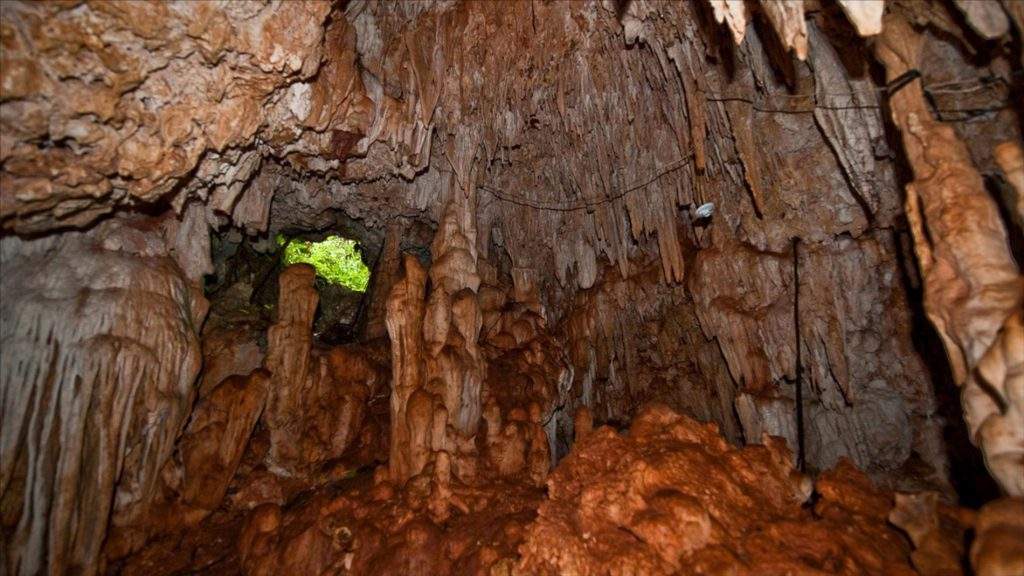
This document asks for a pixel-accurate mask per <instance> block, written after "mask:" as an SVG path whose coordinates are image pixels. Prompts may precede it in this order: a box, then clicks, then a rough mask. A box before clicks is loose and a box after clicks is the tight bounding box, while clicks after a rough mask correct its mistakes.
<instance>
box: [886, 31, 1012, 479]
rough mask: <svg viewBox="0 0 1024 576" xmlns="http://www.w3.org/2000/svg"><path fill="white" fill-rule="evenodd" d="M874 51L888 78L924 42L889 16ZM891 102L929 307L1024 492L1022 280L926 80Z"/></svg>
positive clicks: (997, 471)
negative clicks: (935, 111)
mask: <svg viewBox="0 0 1024 576" xmlns="http://www.w3.org/2000/svg"><path fill="white" fill-rule="evenodd" d="M875 51H876V54H877V56H878V58H879V59H880V60H881V61H882V62H883V63H884V64H885V67H886V76H887V78H888V79H889V80H890V81H892V80H895V79H896V78H898V77H900V76H902V75H904V74H905V73H906V72H907V71H908V70H911V69H914V68H916V67H917V66H918V65H919V60H920V57H921V38H920V36H919V35H918V34H916V33H915V32H914V30H913V29H911V27H910V25H909V24H907V23H906V22H905V21H903V20H902V19H900V18H899V17H898V16H892V17H889V18H887V20H886V29H885V33H884V35H883V36H882V37H881V38H880V41H879V42H878V44H876V47H875ZM890 105H891V107H892V119H893V122H894V123H895V124H896V126H897V127H898V128H899V129H900V133H901V136H902V140H903V146H904V149H905V151H906V154H907V157H908V159H909V162H910V166H911V168H912V169H913V171H914V178H915V179H914V181H913V182H912V183H911V184H909V185H908V186H907V218H908V219H909V220H910V229H911V231H912V232H913V235H914V249H915V251H916V252H917V257H918V262H919V265H920V268H921V274H922V276H923V279H924V300H925V311H926V313H927V314H928V317H929V319H930V320H931V321H932V323H933V324H934V325H935V327H936V329H937V330H938V332H939V335H940V336H941V337H942V342H943V344H944V346H945V348H946V354H947V356H948V357H949V361H950V365H951V368H952V370H953V375H954V378H955V380H956V383H957V384H958V385H959V386H961V387H963V393H962V400H963V404H964V417H965V419H966V420H967V423H968V426H969V428H970V432H971V437H972V439H973V440H974V441H975V442H976V443H978V444H979V445H980V447H981V449H982V451H983V452H984V453H985V457H986V464H987V465H988V467H989V470H990V471H991V472H992V474H993V476H995V477H996V479H997V480H998V481H999V483H1000V486H1001V487H1002V488H1003V489H1004V490H1006V491H1007V492H1008V493H1009V494H1011V495H1022V494H1024V484H1021V482H1022V478H1024V473H1022V472H1024V468H1022V464H1021V462H1022V460H1021V458H1022V455H1024V443H1022V442H1021V436H1022V433H1024V393H1022V391H1024V388H1022V387H1024V375H1022V373H1021V372H1020V366H1021V359H1020V358H1019V349H1020V346H1018V345H1017V343H1018V342H1020V341H1021V340H1020V339H1021V337H1022V333H1021V329H1020V318H1021V313H1022V312H1021V310H1022V308H1021V307H1022V295H1024V280H1022V278H1021V276H1020V272H1019V271H1018V269H1017V265H1016V263H1015V262H1014V260H1013V257H1012V256H1011V254H1010V251H1009V246H1008V237H1007V233H1006V228H1005V227H1004V225H1003V222H1002V220H1001V219H1000V216H999V212H998V209H997V207H996V205H995V203H994V202H993V201H992V198H991V197H990V196H989V195H988V193H987V192H986V190H985V186H984V183H983V182H982V179H981V175H980V174H979V173H978V171H977V169H976V168H975V167H974V164H973V162H972V161H971V157H970V154H969V153H968V151H967V148H966V146H965V145H964V143H963V142H962V141H961V140H960V139H959V138H958V137H957V135H956V133H955V132H954V130H953V129H952V127H950V126H947V125H944V124H943V123H941V122H938V121H936V120H934V119H933V118H932V114H931V111H930V110H929V109H928V105H927V102H926V100H925V98H924V93H923V91H922V89H921V83H920V81H919V80H918V81H913V82H911V83H910V84H908V85H907V86H906V87H905V88H903V89H902V90H900V91H899V92H897V93H896V94H893V95H891V97H890ZM1014 348H1016V350H1014ZM1011 350H1013V351H1011Z"/></svg>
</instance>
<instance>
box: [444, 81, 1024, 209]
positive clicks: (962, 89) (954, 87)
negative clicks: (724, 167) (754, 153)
mask: <svg viewBox="0 0 1024 576" xmlns="http://www.w3.org/2000/svg"><path fill="white" fill-rule="evenodd" d="M1021 73H1022V72H1021V71H1019V70H1018V71H1014V72H1013V73H1011V75H1012V76H1019V75H1020V74H1021ZM913 79H915V78H911V79H910V80H913ZM997 83H1002V84H1006V85H1007V86H1009V84H1010V82H1009V81H1008V80H1007V79H1006V78H1003V77H999V76H986V77H982V78H977V79H972V80H951V81H948V82H940V83H936V84H930V85H928V86H925V87H924V91H925V92H928V93H940V94H958V93H960V94H962V93H968V92H974V91H977V90H978V89H980V88H982V87H985V86H991V85H992V84H997ZM972 84H973V85H972ZM902 87H903V86H889V87H882V88H876V89H875V90H874V92H875V96H877V97H884V96H885V95H886V94H887V93H889V92H890V91H893V92H894V91H895V90H898V89H899V88H902ZM865 94H866V93H865V92H835V93H831V94H823V95H822V98H825V99H828V100H831V99H834V98H840V97H847V98H852V97H854V96H862V95H865ZM772 98H790V99H803V100H806V101H810V102H811V105H810V107H807V108H765V107H762V106H758V102H757V101H756V100H753V99H751V98H744V97H741V96H721V95H716V94H712V95H708V96H706V97H705V100H706V101H708V102H744V103H746V104H750V105H751V107H752V108H753V109H754V110H756V111H758V112H767V113H773V114H813V113H814V111H815V110H880V109H881V108H882V106H881V105H878V104H854V105H848V106H829V105H824V104H819V103H817V102H816V96H815V95H814V94H777V95H772ZM1012 107H1013V106H1012V105H1011V104H1010V102H1009V101H1007V102H1004V103H1003V105H1001V106H993V107H986V108H946V109H943V108H937V109H935V111H936V112H937V113H939V114H942V113H959V114H966V115H967V116H966V117H964V118H956V119H945V118H940V119H942V120H944V121H951V122H956V121H963V120H966V119H969V118H971V117H973V116H976V115H979V114H985V113H989V112H999V111H1002V110H1007V109H1010V108H1012ZM691 154H692V152H691ZM691 160H692V155H688V156H686V157H684V158H679V159H677V160H674V161H673V162H670V163H669V164H668V165H666V166H665V167H663V168H660V169H658V170H657V171H655V172H654V174H652V175H651V176H650V177H648V178H646V179H644V180H640V181H636V182H634V183H632V184H629V185H628V186H626V187H625V188H623V189H621V190H619V191H618V192H616V193H614V194H610V195H606V196H605V197H603V198H600V199H598V200H595V201H593V202H587V201H586V200H584V201H582V202H580V203H576V204H561V203H552V202H544V201H541V200H536V199H533V198H527V197H525V196H520V195H516V194H512V193H509V192H505V191H503V190H500V189H498V188H495V187H493V186H487V185H483V184H481V185H479V186H477V189H478V190H482V191H484V192H486V193H487V194H489V195H491V196H492V197H494V198H495V199H497V200H499V201H502V202H507V203H509V204H514V205H516V206H523V207H525V208H533V209H535V210H546V211H549V212H577V211H579V210H590V209H592V208H595V207H597V206H601V205H604V204H608V203H611V202H614V201H616V200H618V199H620V198H622V197H624V196H625V195H627V194H629V193H630V192H633V191H635V190H639V189H641V188H643V187H645V186H647V185H649V184H652V183H654V182H655V181H657V180H658V179H660V178H661V177H663V176H665V175H667V174H671V173H673V172H675V171H677V170H679V169H681V168H682V167H684V166H686V165H687V164H689V163H690V161H691ZM449 162H450V160H449ZM454 168H455V166H454V165H452V169H453V170H454ZM456 176H458V175H456Z"/></svg>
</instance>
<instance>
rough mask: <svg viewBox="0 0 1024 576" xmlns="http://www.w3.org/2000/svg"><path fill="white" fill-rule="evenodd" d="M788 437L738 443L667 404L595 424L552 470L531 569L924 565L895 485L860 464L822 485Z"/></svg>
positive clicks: (523, 567)
mask: <svg viewBox="0 0 1024 576" xmlns="http://www.w3.org/2000/svg"><path fill="white" fill-rule="evenodd" d="M791 466H792V463H791V455H790V453H789V451H788V450H787V449H786V448H785V447H784V445H783V444H782V443H781V442H780V441H779V440H778V439H768V444H767V445H765V446H748V447H746V448H742V449H739V448H734V447H731V446H729V445H728V444H727V443H726V442H725V440H724V439H723V438H722V437H721V436H720V435H719V434H718V431H717V430H716V429H715V427H714V426H713V425H709V424H699V423H697V422H694V421H693V420H691V419H689V418H687V417H685V416H680V415H678V414H676V413H674V412H672V411H670V410H668V409H667V408H664V407H651V408H648V409H645V410H644V411H642V412H641V413H640V414H639V415H638V416H637V418H636V419H635V420H634V423H633V426H632V427H631V429H630V431H629V434H628V435H620V434H617V433H616V432H615V431H613V430H612V429H610V428H607V427H603V428H600V429H598V430H595V431H594V432H592V433H591V434H589V435H587V436H585V437H584V438H583V439H582V440H580V441H579V443H578V444H577V446H576V447H575V448H574V450H573V452H572V453H571V454H570V455H569V456H568V457H567V458H566V459H565V460H564V461H563V462H562V463H561V464H560V466H559V467H558V468H557V469H556V470H555V471H554V472H553V473H552V474H551V476H550V478H549V480H548V499H547V500H546V501H545V502H544V503H543V504H542V505H541V507H540V508H539V509H538V519H537V520H536V521H535V522H534V523H533V524H532V525H531V526H530V527H529V528H528V530H527V535H526V539H525V542H524V543H523V544H522V546H520V553H521V555H522V558H521V560H520V561H519V563H518V565H517V570H518V572H519V573H523V574H563V573H575V574H609V573H611V574H626V573H644V574H676V573H678V574H705V573H706V574H720V573H730V574H788V573H794V572H807V573H819V572H820V573H832V574H851V575H852V574H913V573H914V572H913V569H912V568H911V566H910V564H909V554H910V550H909V547H908V546H907V544H906V543H905V541H904V540H903V539H902V537H901V536H900V534H899V533H897V532H896V531H895V530H893V529H892V528H891V527H889V526H888V525H887V524H886V514H887V513H888V511H889V509H890V508H891V496H889V495H888V494H887V493H884V492H879V491H878V490H876V489H875V488H874V487H872V485H871V482H870V481H869V480H868V479H867V478H866V477H865V476H864V475H863V474H861V473H860V472H858V471H856V470H855V469H854V468H853V467H852V466H850V465H849V464H848V463H844V464H841V465H840V467H839V469H837V470H836V471H835V472H832V473H829V474H827V475H825V476H824V477H823V478H822V479H821V480H819V482H818V484H817V491H818V493H819V499H818V502H817V504H816V505H815V508H814V511H813V513H812V512H811V511H809V510H807V509H806V508H804V507H802V506H801V504H803V503H804V502H805V501H806V499H807V498H808V497H809V496H810V493H811V481H810V480H809V479H808V478H805V477H802V476H801V475H800V474H798V473H796V472H795V471H794V470H793V469H792V467H791Z"/></svg>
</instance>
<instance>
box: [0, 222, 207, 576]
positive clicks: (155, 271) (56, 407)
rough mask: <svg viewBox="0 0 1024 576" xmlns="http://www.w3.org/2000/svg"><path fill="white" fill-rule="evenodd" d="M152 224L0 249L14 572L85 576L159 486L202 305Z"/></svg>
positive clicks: (195, 356) (189, 378)
mask: <svg viewBox="0 0 1024 576" xmlns="http://www.w3.org/2000/svg"><path fill="white" fill-rule="evenodd" d="M152 229H153V224H152V223H149V222H137V223H134V224H133V223H123V222H112V223H110V224H109V225H104V226H101V227H99V228H97V229H95V230H93V231H91V232H90V233H88V234H77V233H74V234H67V235H63V236H58V237H49V238H43V239H39V240H33V241H23V240H19V239H17V238H4V239H3V241H2V259H3V270H4V273H3V275H2V276H3V284H2V292H3V299H2V301H3V302H2V306H3V308H2V310H3V314H2V318H3V322H2V324H0V326H2V333H0V349H2V350H3V354H2V356H0V358H2V362H0V398H2V409H3V412H2V417H0V423H2V424H0V425H2V435H0V437H2V438H3V440H2V444H0V472H2V475H0V481H2V483H0V503H2V508H0V509H2V512H3V532H4V538H3V557H4V563H5V567H4V568H5V571H7V572H9V573H11V574H40V573H47V574H63V573H71V572H73V573H81V574H95V573H96V571H97V570H98V568H99V560H100V559H99V553H100V549H101V547H102V546H103V543H104V536H105V535H106V533H107V525H108V521H109V523H110V524H112V525H113V526H123V525H133V524H136V523H138V522H139V521H140V519H141V517H142V516H144V515H145V514H146V512H147V509H148V507H149V504H150V502H151V500H152V499H153V497H154V495H155V494H156V492H157V488H158V486H159V479H160V470H161V469H162V467H163V465H164V462H165V461H166V460H167V459H168V457H170V455H171V452H172V450H173V448H174V441H175V438H176V437H177V435H178V433H179V432H180V431H181V429H182V427H183V426H184V425H185V423H186V421H187V419H188V416H189V409H190V408H191V404H192V399H193V396H194V387H193V384H194V382H195V379H196V375H197V374H198V372H199V365H200V349H199V339H198V336H197V334H196V332H197V329H198V327H199V326H200V325H201V324H202V321H203V317H204V316H205V314H206V300H205V299H204V298H203V297H202V295H201V294H199V293H198V292H196V291H195V290H194V289H193V288H192V287H191V285H190V284H189V283H188V282H187V281H186V280H185V278H184V277H183V275H182V273H181V271H180V270H179V269H178V267H177V266H176V265H175V264H174V262H173V261H172V260H170V259H169V258H167V257H166V253H167V251H166V248H165V247H164V245H163V243H162V242H161V241H160V240H159V236H154V235H153V234H152Z"/></svg>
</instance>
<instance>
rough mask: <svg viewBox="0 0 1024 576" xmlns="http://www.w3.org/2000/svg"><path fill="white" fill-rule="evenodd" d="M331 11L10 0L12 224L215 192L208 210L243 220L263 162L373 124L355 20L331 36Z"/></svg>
mask: <svg viewBox="0 0 1024 576" xmlns="http://www.w3.org/2000/svg"><path fill="white" fill-rule="evenodd" d="M329 11H330V3H329V2H325V1H303V2H298V3H293V2H287V3H284V2H271V3H260V2H231V3H227V4H217V3H209V2H178V3H159V4H155V5H151V4H149V3H144V2H90V3H84V4H83V3H28V2H26V3H23V2H13V3H12V2H5V3H4V4H3V16H4V18H3V42H4V62H3V67H2V68H3V70H4V72H3V77H2V78H0V86H2V89H3V92H2V94H0V101H2V104H0V108H2V109H0V122H2V126H3V129H4V133H5V135H7V136H8V137H6V138H5V139H4V144H3V147H2V149H0V159H2V160H3V163H4V164H3V172H2V179H3V187H4V188H5V190H6V193H5V194H4V195H3V204H2V208H0V210H2V212H0V217H2V219H3V227H4V228H5V229H16V230H19V231H32V230H47V229H53V228H55V227H59V226H68V225H72V226H81V225H84V224H88V223H89V222H91V221H93V220H94V219H95V218H97V217H98V216H99V215H101V214H104V213H106V212H110V211H111V210H113V209H115V208H116V207H118V206H124V205H130V204H137V203H153V202H156V201H159V200H172V201H174V202H175V203H176V205H177V206H178V207H179V208H180V207H181V206H183V205H184V203H185V201H186V199H188V198H189V197H190V196H193V195H196V196H198V197H199V198H201V199H203V200H208V201H209V209H210V210H211V212H210V213H209V215H207V216H204V218H210V219H211V220H212V219H213V217H214V215H215V214H222V215H224V216H227V217H230V216H231V214H232V211H233V209H234V207H235V202H236V201H237V199H238V197H239V194H240V192H241V191H242V190H243V188H244V187H245V185H246V183H247V182H248V181H249V179H250V178H251V177H252V176H253V175H254V174H255V173H256V171H257V169H258V167H259V165H260V161H261V158H262V157H263V156H264V155H278V154H280V155H283V154H287V153H289V152H291V151H293V150H294V151H300V152H301V151H303V150H314V151H317V152H319V151H320V150H329V149H331V139H332V134H333V131H345V132H350V133H362V132H363V131H365V129H366V128H367V122H368V120H369V110H370V103H369V100H368V99H367V98H366V96H365V94H364V93H363V91H362V84H361V82H360V81H359V77H358V75H357V74H356V72H355V68H354V65H353V62H352V52H348V51H346V50H345V46H346V37H348V38H349V41H351V36H347V26H346V23H345V21H344V20H340V21H337V26H335V27H333V28H331V29H330V30H325V27H324V21H325V19H326V17H327V14H328V12H329ZM321 67H322V68H323V70H324V73H323V74H319V75H317V72H318V71H319V70H320V69H321ZM346 90H347V91H348V92H349V93H351V97H345V96H344V95H343V94H341V92H343V91H346ZM257 135H258V138H259V140H260V141H261V142H262V145H261V146H253V143H254V141H255V139H256V138H257ZM172 192H173V194H172ZM171 195H173V198H169V197H168V196H171ZM242 212H243V213H240V216H242V217H243V220H244V221H248V214H249V210H248V208H246V209H243V211H242ZM204 225H205V223H204Z"/></svg>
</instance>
